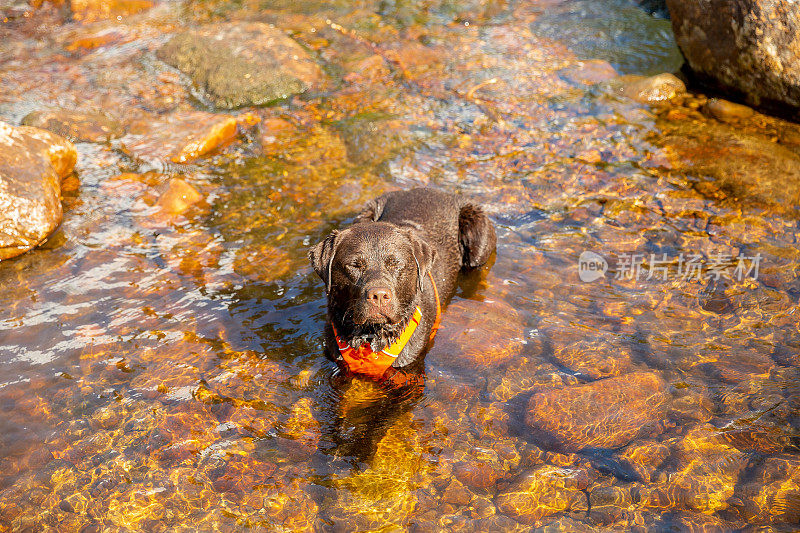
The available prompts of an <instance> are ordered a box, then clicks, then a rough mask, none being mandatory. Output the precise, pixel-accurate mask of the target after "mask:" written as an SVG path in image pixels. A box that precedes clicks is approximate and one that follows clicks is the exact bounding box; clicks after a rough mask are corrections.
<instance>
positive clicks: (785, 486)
mask: <svg viewBox="0 0 800 533" xmlns="http://www.w3.org/2000/svg"><path fill="white" fill-rule="evenodd" d="M735 496H737V497H738V498H737V501H739V502H741V503H737V504H736V505H735V508H734V510H735V511H736V512H737V513H738V514H739V516H740V517H741V518H742V519H743V520H746V521H747V522H748V523H751V524H781V523H785V524H794V525H797V524H798V523H800V458H799V457H797V456H796V455H778V456H775V457H769V458H767V459H765V460H764V462H763V463H761V464H760V465H759V466H758V467H757V468H756V470H755V472H754V473H753V475H752V476H751V477H750V481H748V482H747V483H745V484H743V485H740V486H738V487H737V488H736V492H735Z"/></svg>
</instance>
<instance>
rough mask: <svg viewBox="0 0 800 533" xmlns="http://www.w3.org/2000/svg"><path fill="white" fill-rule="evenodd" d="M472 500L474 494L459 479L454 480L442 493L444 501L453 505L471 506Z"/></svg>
mask: <svg viewBox="0 0 800 533" xmlns="http://www.w3.org/2000/svg"><path fill="white" fill-rule="evenodd" d="M470 500H472V494H471V493H470V491H469V490H467V488H466V487H465V486H464V485H463V484H462V483H461V482H460V481H459V480H457V479H454V480H452V481H451V482H450V484H449V485H447V487H445V489H444V492H443V493H442V501H443V502H444V503H449V504H451V505H456V506H459V507H462V506H464V505H467V504H469V502H470Z"/></svg>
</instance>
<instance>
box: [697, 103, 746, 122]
mask: <svg viewBox="0 0 800 533" xmlns="http://www.w3.org/2000/svg"><path fill="white" fill-rule="evenodd" d="M703 112H704V113H705V114H706V115H710V116H712V117H714V118H715V119H717V120H721V121H722V122H734V121H737V120H741V119H744V118H750V117H752V116H753V114H754V113H755V111H753V109H752V108H749V107H747V106H746V105H742V104H735V103H733V102H729V101H727V100H722V99H720V98H711V99H710V100H709V101H708V102H706V105H704V106H703Z"/></svg>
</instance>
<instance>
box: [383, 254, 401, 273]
mask: <svg viewBox="0 0 800 533" xmlns="http://www.w3.org/2000/svg"><path fill="white" fill-rule="evenodd" d="M384 264H385V265H386V268H388V269H389V270H397V268H398V267H399V266H400V261H398V260H397V258H396V257H387V258H386V261H385V262H384Z"/></svg>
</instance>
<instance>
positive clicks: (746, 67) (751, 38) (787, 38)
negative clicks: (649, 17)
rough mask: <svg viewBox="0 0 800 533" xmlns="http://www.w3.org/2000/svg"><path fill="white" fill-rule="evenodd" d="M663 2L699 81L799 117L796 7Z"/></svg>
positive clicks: (789, 1) (711, 0)
mask: <svg viewBox="0 0 800 533" xmlns="http://www.w3.org/2000/svg"><path fill="white" fill-rule="evenodd" d="M667 7H668V8H669V13H670V17H671V19H672V28H673V30H674V31H675V39H676V41H677V42H678V46H679V47H680V49H681V51H682V52H683V55H684V57H685V58H686V61H687V63H688V65H689V67H690V68H691V70H692V71H693V73H694V74H695V75H696V76H697V78H698V79H699V80H700V81H701V82H703V83H705V84H707V85H711V86H714V87H716V88H720V89H723V90H727V91H732V92H733V93H734V94H738V95H740V96H741V97H742V98H743V99H744V100H745V101H746V102H747V103H748V104H750V105H753V106H758V107H763V108H767V109H771V110H773V111H777V112H779V113H782V114H786V115H790V116H793V117H794V118H797V117H799V116H800V9H798V8H797V4H796V3H795V2H794V1H793V0H667Z"/></svg>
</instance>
